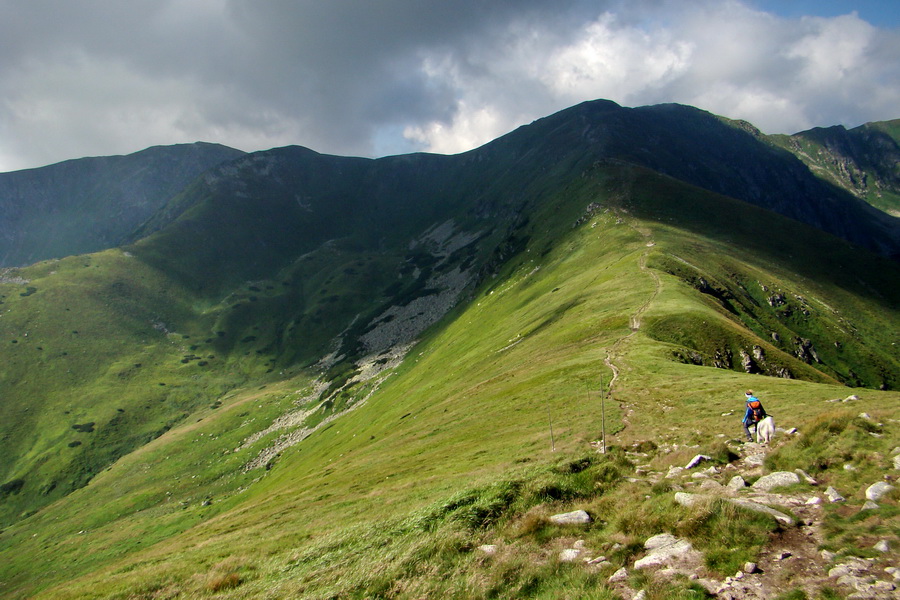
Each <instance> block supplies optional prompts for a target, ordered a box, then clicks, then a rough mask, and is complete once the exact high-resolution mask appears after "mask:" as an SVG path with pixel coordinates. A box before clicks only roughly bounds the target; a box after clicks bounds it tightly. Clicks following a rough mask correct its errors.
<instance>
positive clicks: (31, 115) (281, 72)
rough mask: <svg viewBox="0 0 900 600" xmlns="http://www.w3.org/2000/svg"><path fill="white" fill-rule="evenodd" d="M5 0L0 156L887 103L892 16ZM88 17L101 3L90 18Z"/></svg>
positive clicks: (639, 0) (874, 113) (727, 4)
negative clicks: (647, 109) (679, 111)
mask: <svg viewBox="0 0 900 600" xmlns="http://www.w3.org/2000/svg"><path fill="white" fill-rule="evenodd" d="M117 6H118V5H110V4H109V3H107V2H102V1H100V0H84V1H83V2H78V3H71V2H68V1H62V0H32V1H30V2H28V3H15V2H12V1H10V0H0V9H2V11H3V13H2V14H3V16H4V18H3V19H0V134H2V135H0V170H9V169H14V168H24V167H29V166H38V165H40V164H48V163H50V162H54V161H57V160H63V159H66V158H73V157H78V156H85V155H98V154H113V153H123V152H132V151H136V150H140V149H142V148H144V147H147V146H149V145H153V144H169V143H176V142H185V141H196V140H204V141H213V142H220V143H223V144H227V145H231V146H234V147H238V148H241V149H244V150H256V149H262V148H269V147H272V146H277V145H284V144H289V143H297V144H302V145H306V146H309V147H311V148H313V149H315V150H318V151H321V152H331V153H336V154H354V155H364V156H365V155H373V154H374V153H375V151H376V150H382V149H390V151H391V152H408V151H413V150H431V151H439V152H457V151H462V150H467V149H469V148H471V147H474V146H477V145H479V144H482V143H484V142H487V141H489V140H491V139H494V138H496V137H497V136H499V135H502V134H504V133H506V132H508V131H510V130H512V129H514V128H515V127H516V126H518V125H521V124H523V123H527V122H530V121H532V120H534V119H536V118H539V117H542V116H545V115H548V114H550V113H553V112H555V111H557V110H561V109H563V108H566V107H568V106H571V105H573V104H577V103H579V102H581V101H584V100H591V99H597V98H607V99H611V100H613V101H616V102H619V103H620V104H623V105H626V106H636V105H643V104H655V103H660V102H681V103H685V104H692V105H695V106H698V107H700V108H703V109H706V110H710V111H712V112H716V113H719V114H722V115H725V116H728V117H732V118H743V119H747V120H749V121H751V122H753V123H754V124H756V125H757V126H759V127H760V128H762V129H763V130H764V131H767V132H793V131H797V130H800V129H804V128H808V127H811V126H815V125H831V124H836V123H844V124H847V125H857V124H860V123H863V122H865V121H868V120H880V119H889V118H896V117H898V116H900V114H897V107H898V106H900V61H898V60H897V57H898V56H900V31H898V30H896V29H892V30H890V29H879V28H877V27H874V26H873V25H871V24H869V23H867V22H865V21H863V20H861V19H860V18H859V17H858V16H856V15H855V14H851V15H844V16H841V17H833V18H801V19H794V18H792V19H786V18H780V17H777V16H775V15H772V14H769V13H765V12H762V11H759V10H755V9H753V8H751V7H750V6H749V5H747V4H745V3H742V2H739V1H738V0H725V1H722V0H694V1H692V2H690V3H685V2H680V1H676V0H632V1H626V0H554V1H551V0H495V1H493V2H489V3H485V2H483V1H481V0H458V1H457V2H454V3H447V2H444V0H381V1H379V2H377V3H359V2H357V1H356V0H330V1H329V2H327V3H326V2H319V1H318V0H268V1H267V2H264V3H258V2H251V1H249V0H197V1H195V2H190V3H188V5H187V6H185V5H184V3H182V2H177V1H174V0H133V2H129V4H128V6H127V7H125V5H123V7H122V8H121V9H119V8H117ZM101 17H102V18H101Z"/></svg>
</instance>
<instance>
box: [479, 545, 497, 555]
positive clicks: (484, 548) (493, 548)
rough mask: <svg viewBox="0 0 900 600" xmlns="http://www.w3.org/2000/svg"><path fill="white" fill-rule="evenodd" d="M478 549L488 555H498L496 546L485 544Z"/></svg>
mask: <svg viewBox="0 0 900 600" xmlns="http://www.w3.org/2000/svg"><path fill="white" fill-rule="evenodd" d="M478 549H479V550H481V551H482V552H484V553H485V554H488V555H491V554H497V545H496V544H484V545H482V546H478Z"/></svg>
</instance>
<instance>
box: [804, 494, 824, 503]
mask: <svg viewBox="0 0 900 600" xmlns="http://www.w3.org/2000/svg"><path fill="white" fill-rule="evenodd" d="M806 503H807V504H822V499H821V498H819V497H818V496H813V497H812V498H810V499H809V500H807V501H806Z"/></svg>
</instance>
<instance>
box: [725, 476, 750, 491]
mask: <svg viewBox="0 0 900 600" xmlns="http://www.w3.org/2000/svg"><path fill="white" fill-rule="evenodd" d="M727 487H728V489H730V490H735V491H739V490H742V489H744V488H745V487H747V482H746V481H744V478H743V477H741V476H740V475H735V476H734V477H732V478H731V481H729V482H728V486H727Z"/></svg>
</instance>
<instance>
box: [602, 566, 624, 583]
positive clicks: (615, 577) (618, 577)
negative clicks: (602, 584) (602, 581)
mask: <svg viewBox="0 0 900 600" xmlns="http://www.w3.org/2000/svg"><path fill="white" fill-rule="evenodd" d="M627 580H628V569H626V568H625V567H622V568H621V569H619V570H618V571H616V572H615V573H613V574H612V575H610V576H609V579H607V580H606V581H607V582H608V583H619V582H620V581H627Z"/></svg>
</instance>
